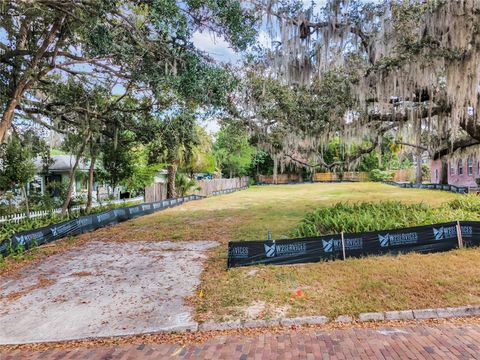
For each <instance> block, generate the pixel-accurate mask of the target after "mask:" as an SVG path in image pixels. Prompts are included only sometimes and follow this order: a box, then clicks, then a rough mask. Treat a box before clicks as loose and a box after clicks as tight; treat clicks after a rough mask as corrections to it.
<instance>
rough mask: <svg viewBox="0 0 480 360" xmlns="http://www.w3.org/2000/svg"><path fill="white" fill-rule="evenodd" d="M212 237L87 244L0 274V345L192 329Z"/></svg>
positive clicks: (212, 245) (212, 244) (194, 324)
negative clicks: (192, 302)
mask: <svg viewBox="0 0 480 360" xmlns="http://www.w3.org/2000/svg"><path fill="white" fill-rule="evenodd" d="M216 245H217V243H216V242H213V241H190V242H170V241H162V242H143V241H142V242H140V241H138V242H125V243H120V242H118V243H116V242H109V243H108V242H90V243H88V244H87V245H85V246H83V247H77V248H73V249H71V250H69V251H67V252H65V253H63V254H58V255H55V256H52V257H50V258H48V259H47V260H44V261H42V262H41V263H39V264H35V265H32V266H29V267H26V268H24V269H23V270H21V272H20V274H16V276H15V277H5V278H2V279H0V324H2V325H1V326H0V344H20V343H31V342H47V341H62V340H75V339H84V338H90V337H105V336H107V337H108V336H121V335H131V334H141V333H150V332H159V331H175V330H186V329H190V328H194V327H195V326H196V323H195V322H194V321H193V319H192V309H190V307H189V306H187V305H186V303H185V301H184V299H185V297H187V296H190V295H192V294H193V293H194V291H195V287H196V286H197V285H198V284H199V282H200V280H199V276H200V274H201V271H202V264H203V261H204V260H205V259H206V251H207V250H208V249H211V248H212V247H215V246H216Z"/></svg>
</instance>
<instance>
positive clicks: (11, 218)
mask: <svg viewBox="0 0 480 360" xmlns="http://www.w3.org/2000/svg"><path fill="white" fill-rule="evenodd" d="M127 202H128V203H132V202H143V196H138V197H136V198H131V199H122V200H113V201H109V202H105V203H102V204H99V203H95V204H92V207H98V206H103V205H111V204H112V205H113V204H124V203H127ZM82 208H84V206H75V207H72V208H70V212H79V211H80V210H81V209H82ZM61 212H62V209H54V210H44V211H31V212H30V218H41V217H46V216H49V215H50V214H60V213H61ZM25 218H27V214H26V213H21V214H11V215H7V216H0V224H3V223H6V222H13V223H18V222H20V221H21V220H23V219H25Z"/></svg>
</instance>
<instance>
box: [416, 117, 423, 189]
mask: <svg viewBox="0 0 480 360" xmlns="http://www.w3.org/2000/svg"><path fill="white" fill-rule="evenodd" d="M416 121H417V131H418V133H417V155H416V156H417V172H416V183H417V184H421V183H422V153H423V149H422V148H421V145H422V144H421V142H422V120H421V119H416Z"/></svg>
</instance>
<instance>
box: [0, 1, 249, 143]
mask: <svg viewBox="0 0 480 360" xmlns="http://www.w3.org/2000/svg"><path fill="white" fill-rule="evenodd" d="M0 11H1V12H2V16H1V17H0V29H1V30H2V33H5V36H2V37H1V39H0V49H1V50H2V54H1V55H0V81H1V85H2V86H1V87H0V88H1V91H0V108H1V119H0V143H2V142H3V141H4V139H5V137H6V135H7V132H8V131H9V130H10V129H11V125H12V121H13V118H14V116H15V115H18V116H21V117H25V118H30V119H31V120H33V121H40V122H42V123H44V122H43V121H42V119H40V118H38V117H35V118H32V117H31V116H30V115H31V114H32V113H33V114H35V113H37V110H38V108H37V106H35V104H41V103H42V102H43V101H44V99H45V98H46V97H47V95H46V94H47V92H48V89H47V88H48V85H49V84H51V83H52V82H58V81H61V79H62V78H64V77H65V76H66V75H73V76H85V77H86V78H87V81H88V82H90V83H93V82H97V83H98V82H104V81H106V80H107V81H113V82H116V83H117V84H119V85H120V84H121V85H123V86H124V88H125V90H126V92H129V93H132V92H133V91H135V90H136V91H137V93H138V92H141V91H147V90H148V91H153V92H154V93H155V94H158V93H162V92H163V91H164V90H165V88H166V87H169V86H171V87H175V86H179V88H177V89H178V90H180V91H182V90H184V91H185V92H187V94H186V95H188V93H192V94H196V96H197V97H198V96H199V94H203V96H204V97H205V96H207V97H208V96H210V95H212V94H211V93H210V92H206V93H203V92H202V90H204V88H203V86H202V85H201V84H205V83H206V82H207V81H208V78H210V77H211V75H212V74H213V73H214V72H211V70H212V69H213V68H214V67H213V66H206V58H205V56H203V55H202V54H200V52H198V51H197V50H196V49H195V47H194V46H193V45H192V42H191V36H192V34H193V33H194V32H195V31H202V30H205V29H208V30H209V31H212V32H214V33H216V34H218V35H220V36H223V37H224V38H225V39H226V40H227V41H228V42H229V43H230V44H231V45H232V46H233V47H234V48H236V49H245V48H246V47H247V45H248V44H250V43H251V41H252V40H253V38H254V35H255V30H254V27H253V26H252V25H253V23H254V21H255V19H256V18H255V17H254V15H253V11H252V10H249V9H247V8H245V7H242V6H241V5H240V2H239V1H234V0H232V1H224V0H208V1H186V2H176V1H173V0H142V1H133V0H109V1H104V0H91V1H77V0H66V1H62V2H61V3H59V2H57V1H49V0H38V1H35V2H33V3H32V2H30V1H2V3H1V6H0ZM85 69H87V70H85ZM178 76H180V78H178ZM202 79H203V80H202ZM185 84H187V85H188V86H184V85H185ZM195 84H196V85H195ZM199 89H200V91H198V90H199ZM214 90H215V89H214V88H211V90H210V91H214ZM32 103H33V104H32ZM32 105H34V106H32ZM150 105H153V104H150ZM47 125H48V124H47Z"/></svg>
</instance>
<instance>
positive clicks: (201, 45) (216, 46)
mask: <svg viewBox="0 0 480 360" xmlns="http://www.w3.org/2000/svg"><path fill="white" fill-rule="evenodd" d="M192 40H193V43H194V45H195V46H196V47H197V48H198V49H200V50H202V51H205V52H206V53H208V54H209V55H210V56H211V57H212V58H214V59H215V60H217V61H221V62H230V63H236V62H237V61H238V60H240V58H241V55H240V54H237V53H236V52H235V51H233V49H231V48H230V47H229V44H228V43H227V42H226V41H225V39H223V38H221V37H218V36H214V35H213V34H211V33H210V32H208V31H204V32H195V33H194V34H193V37H192Z"/></svg>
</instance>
